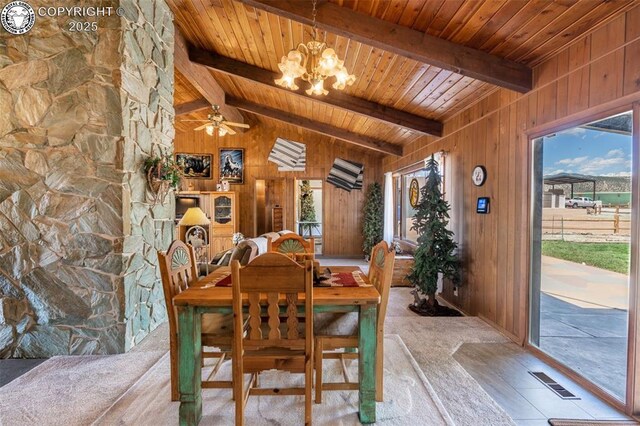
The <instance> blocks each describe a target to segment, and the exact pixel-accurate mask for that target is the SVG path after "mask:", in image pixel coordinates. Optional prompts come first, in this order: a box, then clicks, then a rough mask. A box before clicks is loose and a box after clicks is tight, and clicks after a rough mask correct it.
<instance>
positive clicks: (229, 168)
mask: <svg viewBox="0 0 640 426" xmlns="http://www.w3.org/2000/svg"><path fill="white" fill-rule="evenodd" d="M218 170H219V174H220V179H219V180H220V182H223V181H226V182H229V184H231V185H242V184H243V183H244V148H220V167H219V169H218Z"/></svg>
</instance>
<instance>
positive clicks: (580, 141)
mask: <svg viewBox="0 0 640 426" xmlns="http://www.w3.org/2000/svg"><path fill="white" fill-rule="evenodd" d="M543 152H544V154H543V159H544V160H543V161H544V163H543V164H544V174H545V175H554V174H557V173H580V174H585V175H593V176H629V175H631V136H627V135H620V134H616V133H608V132H602V131H597V130H589V129H583V128H581V127H574V128H572V129H569V130H565V131H564V132H559V133H557V134H556V135H555V136H552V137H545V138H544V151H543Z"/></svg>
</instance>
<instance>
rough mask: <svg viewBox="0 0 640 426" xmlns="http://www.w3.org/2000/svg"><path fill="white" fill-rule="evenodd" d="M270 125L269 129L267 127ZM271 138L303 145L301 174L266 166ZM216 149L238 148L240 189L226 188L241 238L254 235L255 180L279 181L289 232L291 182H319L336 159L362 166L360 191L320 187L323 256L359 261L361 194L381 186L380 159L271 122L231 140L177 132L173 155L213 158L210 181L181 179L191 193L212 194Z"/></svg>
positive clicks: (228, 137)
mask: <svg viewBox="0 0 640 426" xmlns="http://www.w3.org/2000/svg"><path fill="white" fill-rule="evenodd" d="M272 123H273V124H272ZM276 137H283V138H285V139H290V140H293V141H297V142H303V143H306V145H307V170H306V172H295V173H294V172H278V169H277V166H276V165H275V164H273V163H270V162H268V161H267V157H268V156H269V152H270V151H271V148H272V146H273V143H274V141H275V139H276ZM221 147H233V148H244V150H245V183H244V184H243V185H231V190H232V191H237V192H238V193H239V206H240V210H239V217H240V232H242V233H243V234H244V235H245V236H253V234H254V218H255V215H254V196H255V180H256V179H272V178H284V179H285V188H286V189H285V194H286V196H285V201H284V203H283V207H284V212H285V220H286V223H285V226H286V228H287V229H291V230H294V178H297V179H302V178H314V179H322V180H325V179H326V177H327V175H328V173H329V170H330V169H331V165H332V164H333V160H334V159H335V158H336V157H340V158H344V159H346V160H353V161H357V162H360V163H363V164H364V189H363V190H362V191H352V192H350V193H349V192H346V191H344V190H341V189H337V188H335V187H334V186H333V185H331V184H328V183H326V182H325V183H324V233H325V238H324V247H323V253H324V254H325V255H333V256H360V255H362V236H361V229H362V208H363V204H364V194H365V192H366V188H367V187H368V185H369V184H370V183H373V182H374V181H377V182H379V183H380V184H382V173H381V166H382V155H380V154H378V153H376V152H374V151H370V150H364V149H362V148H358V147H355V146H353V145H349V144H347V143H344V142H341V141H335V140H333V139H331V138H328V137H325V136H322V135H317V134H315V133H312V132H309V131H305V130H302V129H298V128H295V127H293V126H282V125H280V124H278V123H277V122H272V121H271V120H266V119H264V121H261V122H259V123H257V124H254V125H253V126H252V128H251V129H250V130H248V131H246V132H245V133H238V134H237V135H235V136H229V135H227V136H224V137H222V138H218V137H217V136H208V135H207V134H206V132H204V131H198V132H194V131H187V132H177V133H176V139H175V152H189V153H211V154H213V156H214V169H213V179H212V180H202V179H187V180H186V182H183V188H182V189H183V190H186V189H187V186H188V184H189V182H191V183H193V185H194V187H195V188H194V189H195V190H200V191H213V190H215V185H216V183H217V180H218V161H219V155H218V149H219V148H221Z"/></svg>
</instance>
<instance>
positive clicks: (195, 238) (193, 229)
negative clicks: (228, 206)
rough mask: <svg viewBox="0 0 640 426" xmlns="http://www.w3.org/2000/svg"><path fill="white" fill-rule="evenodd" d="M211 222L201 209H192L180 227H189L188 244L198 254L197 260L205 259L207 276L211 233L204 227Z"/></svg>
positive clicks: (185, 238) (186, 234)
mask: <svg viewBox="0 0 640 426" xmlns="http://www.w3.org/2000/svg"><path fill="white" fill-rule="evenodd" d="M210 223H211V221H210V220H209V218H208V217H207V215H206V214H204V212H203V211H202V209H200V207H190V208H189V209H187V212H186V213H185V214H184V216H182V219H180V222H178V225H179V226H188V227H189V229H188V230H187V232H186V233H185V234H184V240H185V242H186V243H188V244H191V246H193V249H194V250H195V252H196V258H197V259H201V260H202V259H204V262H205V263H206V264H207V274H208V273H209V256H208V255H207V251H208V247H209V233H208V232H207V230H206V229H204V228H203V226H206V225H209V224H210Z"/></svg>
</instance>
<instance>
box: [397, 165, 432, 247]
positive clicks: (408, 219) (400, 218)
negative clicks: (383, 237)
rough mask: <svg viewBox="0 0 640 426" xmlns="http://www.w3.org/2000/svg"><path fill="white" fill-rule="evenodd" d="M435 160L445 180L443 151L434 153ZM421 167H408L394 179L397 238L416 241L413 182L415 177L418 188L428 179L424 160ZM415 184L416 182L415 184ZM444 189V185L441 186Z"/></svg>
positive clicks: (411, 241) (410, 241)
mask: <svg viewBox="0 0 640 426" xmlns="http://www.w3.org/2000/svg"><path fill="white" fill-rule="evenodd" d="M434 158H435V160H436V161H437V162H438V166H439V168H438V170H439V172H440V176H441V177H442V178H443V182H444V156H443V155H442V153H441V152H437V153H435V154H434ZM418 167H419V168H415V167H414V168H413V169H408V171H407V172H404V173H399V174H397V175H396V176H395V180H394V197H395V198H394V203H395V209H394V210H395V221H394V223H395V229H394V234H395V235H394V236H395V238H398V239H401V240H403V241H406V242H409V243H414V244H415V243H416V242H417V240H418V234H417V233H416V231H414V230H412V229H411V227H412V226H413V216H414V215H415V213H416V211H415V209H414V208H413V207H412V206H411V201H410V199H411V182H412V181H413V180H414V179H415V180H416V182H417V183H418V188H420V189H421V188H422V187H423V186H424V184H425V182H426V180H427V171H426V170H425V168H424V162H422V163H421V164H420V165H419V166H418ZM414 185H415V184H414ZM441 189H443V187H441Z"/></svg>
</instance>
